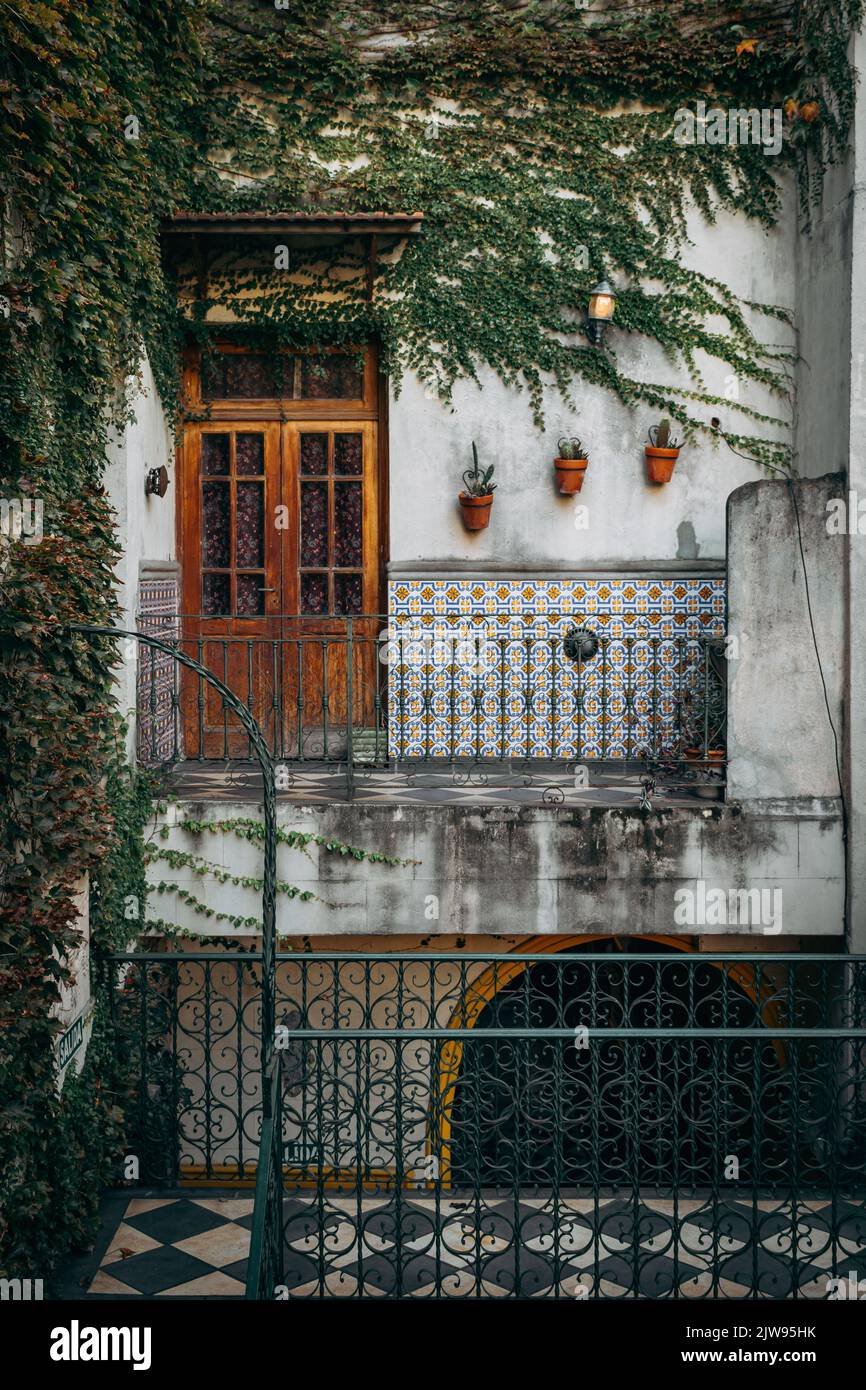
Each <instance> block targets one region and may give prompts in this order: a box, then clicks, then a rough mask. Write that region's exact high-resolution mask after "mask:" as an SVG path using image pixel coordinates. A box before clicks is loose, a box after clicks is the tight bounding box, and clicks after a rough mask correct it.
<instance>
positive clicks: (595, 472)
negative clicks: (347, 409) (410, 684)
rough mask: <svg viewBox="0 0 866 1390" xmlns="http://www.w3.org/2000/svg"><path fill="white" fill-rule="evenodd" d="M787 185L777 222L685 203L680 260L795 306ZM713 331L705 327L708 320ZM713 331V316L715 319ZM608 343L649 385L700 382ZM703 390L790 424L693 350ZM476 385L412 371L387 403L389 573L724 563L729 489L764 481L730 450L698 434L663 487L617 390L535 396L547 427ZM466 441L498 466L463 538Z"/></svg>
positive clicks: (637, 412) (640, 345) (726, 412)
mask: <svg viewBox="0 0 866 1390" xmlns="http://www.w3.org/2000/svg"><path fill="white" fill-rule="evenodd" d="M793 198H794V194H793V190H792V189H791V188H789V187H788V188H786V190H785V208H784V211H783V215H782V216H781V218H780V220H779V223H778V225H777V226H776V227H775V228H774V229H773V230H772V231H769V232H768V231H766V230H765V229H764V228H762V227H760V226H759V225H758V224H757V223H750V222H748V221H747V220H746V219H745V218H743V217H734V216H732V215H729V214H727V213H725V214H722V215H720V216H719V218H718V221H717V222H716V224H715V225H713V226H709V225H708V224H707V223H706V222H705V221H704V219H703V217H702V216H701V215H700V214H699V213H698V212H695V213H694V214H693V215H692V217H691V218H690V221H689V234H690V238H691V243H692V244H691V245H690V246H688V247H687V248H686V249H685V251H684V252H683V254H682V257H681V259H682V261H683V263H684V264H686V265H688V266H689V267H690V268H693V269H696V270H700V271H702V272H704V273H705V274H708V275H715V276H718V277H719V278H720V279H722V280H724V281H725V283H727V284H728V285H729V286H730V287H731V288H732V289H733V290H734V291H735V292H736V293H737V294H739V295H741V296H742V297H743V298H744V299H750V300H754V301H758V302H761V303H767V302H771V303H776V304H780V305H783V306H785V307H787V308H789V309H791V310H793V308H794V305H795V300H796V256H795V239H796V225H797V218H796V215H795V210H794V203H793ZM749 317H750V321H751V323H752V325H753V327H754V329H755V331H756V333H757V334H758V335H759V336H760V337H761V339H762V340H763V341H765V342H767V343H770V344H773V345H775V346H784V347H786V348H791V347H792V346H793V344H794V333H793V330H792V329H791V328H789V327H788V326H786V325H785V324H782V323H779V322H777V321H776V320H773V319H770V318H766V317H764V316H763V315H756V314H751V315H750V316H749ZM714 326H715V325H714ZM717 326H718V327H720V328H721V327H722V326H723V325H721V324H719V325H717ZM609 341H610V344H611V346H612V347H613V349H614V351H615V352H616V354H617V358H618V362H619V365H620V368H621V370H623V371H624V372H625V373H627V374H628V375H630V376H633V377H637V378H639V379H641V380H644V381H647V382H658V383H664V384H670V385H676V386H680V387H683V388H686V389H695V388H696V387H697V386H698V383H697V382H695V381H694V380H693V379H692V378H691V377H690V375H689V372H688V370H687V369H686V368H685V367H684V366H678V365H677V364H676V363H674V362H672V361H669V360H667V359H666V358H665V356H664V354H663V353H662V352H661V350H660V349H658V348H657V347H656V346H655V345H654V344H651V343H648V342H646V340H643V339H639V338H637V337H635V338H634V339H632V338H631V337H630V335H628V334H626V333H624V332H622V331H621V330H619V331H618V330H617V329H616V328H615V327H614V328H613V329H611V330H609ZM698 362H699V366H700V368H701V371H702V372H703V377H704V379H703V389H704V390H706V391H708V392H711V393H713V394H715V395H718V396H720V397H725V396H726V392H728V393H731V392H733V391H734V390H737V391H738V392H739V401H740V403H741V404H747V405H749V406H751V407H753V408H754V409H756V410H759V411H761V412H762V413H765V414H769V415H777V416H781V417H783V418H785V419H786V420H789V421H790V409H789V406H788V405H787V403H786V402H785V401H784V400H780V399H779V398H777V397H773V396H771V395H770V394H769V393H768V392H767V391H765V390H764V389H762V388H759V387H756V386H755V385H753V384H751V383H744V382H735V381H734V379H733V378H732V376H731V375H730V368H728V367H727V366H726V365H725V364H723V363H721V362H717V361H714V360H711V359H707V358H706V357H705V356H704V355H703V354H698ZM479 376H480V380H481V385H480V386H476V385H475V384H474V383H468V382H462V383H460V384H458V385H457V387H456V388H455V391H454V401H453V409H449V408H448V407H447V406H444V405H443V404H442V403H441V402H440V401H439V400H438V398H437V397H435V395H433V393H432V392H429V391H425V389H424V388H423V387H422V386H421V385H420V383H419V382H418V381H417V379H416V378H415V377H413V376H407V377H406V378H404V380H403V382H402V384H401V390H400V393H399V394H398V395H397V396H396V399H392V401H391V406H390V480H391V542H390V560H391V572H392V573H395V574H397V573H412V572H413V571H414V570H423V569H424V568H425V566H426V567H427V568H430V567H434V568H438V569H439V570H440V571H441V570H445V571H446V572H447V570H448V569H449V568H451V567H454V568H458V569H462V570H468V571H471V572H478V573H483V572H489V571H491V570H493V571H497V570H499V571H511V570H513V571H520V570H522V569H523V570H525V569H526V568H535V569H537V570H552V571H554V572H559V573H561V572H562V571H563V570H568V569H577V570H581V569H589V570H591V569H593V567H597V566H602V567H605V566H607V567H617V566H623V565H625V566H631V565H633V566H635V567H636V568H640V567H641V565H644V566H652V565H653V564H654V563H659V564H662V565H664V564H665V563H669V562H676V561H678V560H679V561H686V562H688V563H689V564H690V565H691V566H692V568H693V567H694V562H695V561H698V562H699V563H700V562H703V561H715V562H717V563H719V562H722V561H723V560H724V556H725V499H726V498H727V496H728V494H729V493H730V492H732V491H733V490H734V489H735V488H737V487H739V486H740V485H741V484H743V483H746V482H750V481H752V480H754V479H757V478H760V477H764V476H766V473H765V472H764V470H763V469H760V468H757V467H756V466H754V465H753V464H750V463H748V462H746V461H745V460H743V459H739V458H737V457H736V456H735V455H734V454H733V453H731V451H730V450H729V449H728V448H727V447H726V446H724V445H723V444H717V443H715V442H714V441H713V440H711V439H700V440H699V441H698V442H697V443H696V444H694V445H691V446H689V447H688V448H686V449H684V450H683V452H682V453H681V455H680V457H679V459H678V461H677V465H676V469H675V472H674V476H673V479H672V480H671V482H670V483H668V484H666V485H664V486H661V487H654V486H651V485H650V484H648V483H647V482H646V470H645V463H644V454H643V448H644V443H645V442H646V432H647V428H648V426H649V425H650V424H652V423H654V422H655V421H656V420H657V419H658V415H657V413H654V412H652V411H651V410H650V409H649V408H648V407H639V408H637V409H629V408H627V407H626V406H624V405H623V404H622V403H621V402H620V400H619V398H618V397H616V396H614V395H613V394H612V393H611V392H609V391H606V390H603V389H602V388H600V387H596V386H592V385H589V384H586V383H584V382H582V381H581V380H580V379H578V380H577V381H576V383H575V387H574V394H575V399H576V401H577V403H578V408H577V409H576V410H575V411H573V412H569V411H568V410H567V409H566V408H565V407H564V405H563V403H562V400H561V397H560V396H559V393H558V392H557V391H556V390H555V388H553V387H551V388H550V389H548V390H547V391H546V392H545V399H544V409H545V418H546V422H547V423H546V429H545V431H544V433H543V434H540V433H539V432H538V431H537V430H536V428H535V426H534V424H533V421H532V416H531V413H530V409H529V404H528V396H527V395H526V393H523V392H520V391H518V390H517V389H515V388H508V387H506V386H504V385H503V384H502V382H501V381H500V380H499V379H498V377H496V376H495V374H494V373H493V372H492V371H490V370H489V369H484V370H482V371H480V372H479ZM693 409H694V410H695V411H696V412H697V413H699V414H700V415H701V416H702V417H704V418H705V419H706V420H707V422H708V423H709V421H710V419H711V418H712V417H713V416H718V417H719V419H720V420H721V424H722V428H723V429H726V430H731V431H733V432H736V433H742V434H752V433H754V434H759V435H761V434H768V435H771V436H772V435H775V436H776V437H779V435H781V437H784V438H787V439H790V437H791V434H790V429H789V428H786V429H785V430H782V431H773V430H772V429H769V428H768V427H766V426H764V425H761V424H759V423H757V424H752V423H750V422H746V421H744V420H743V418H742V417H740V416H739V415H738V414H737V413H736V412H735V411H734V410H733V409H731V408H730V407H727V408H726V407H725V406H702V405H696V406H694V407H693ZM562 434H568V435H571V434H578V435H579V436H580V438H581V439H582V440H583V443H584V445H585V446H586V447H587V449H588V453H589V458H590V464H589V469H588V472H587V474H586V479H585V482H584V485H583V490H582V492H581V493H580V494H579V496H578V497H577V499H576V501H577V503H579V504H581V505H584V506H586V507H587V508H588V526H587V528H586V529H576V527H575V500H574V499H570V498H564V497H560V495H559V493H558V492H557V491H556V488H555V485H554V475H553V458H554V456H555V454H556V441H557V439H558V438H559V436H560V435H562ZM473 439H474V440H475V442H476V444H477V445H478V452H479V456H480V460H481V462H482V464H490V463H493V464H495V466H496V473H495V478H494V480H495V481H497V482H498V490H497V492H496V497H495V501H494V505H493V514H492V518H491V523H490V527H489V529H488V530H487V531H483V532H481V533H478V534H474V535H473V534H470V533H468V532H467V531H466V530H465V529H464V527H463V525H462V522H461V519H460V513H459V509H458V507H457V502H456V497H457V492H458V491H459V489H460V487H461V486H462V483H461V474H462V472H463V470H464V469H465V468H467V467H468V466H470V465H471V462H472V453H471V444H472V440H473Z"/></svg>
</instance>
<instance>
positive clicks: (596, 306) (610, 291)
mask: <svg viewBox="0 0 866 1390" xmlns="http://www.w3.org/2000/svg"><path fill="white" fill-rule="evenodd" d="M615 308H616V291H615V290H614V288H613V286H612V285H610V284H608V282H607V280H601V281H600V282H599V283H598V284H597V285H596V287H595V289H594V290H592V291H591V293H590V296H589V312H588V314H587V330H588V332H589V341H590V342H591V343H592V345H593V347H601V345H602V343H603V342H604V330H605V327H606V325H607V324H609V323H610V321H611V319H612V318H613V311H614V309H615Z"/></svg>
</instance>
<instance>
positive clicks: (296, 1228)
mask: <svg viewBox="0 0 866 1390" xmlns="http://www.w3.org/2000/svg"><path fill="white" fill-rule="evenodd" d="M113 1210H114V1211H115V1212H116V1217H115V1218H114V1219H113V1224H112V1227H111V1230H110V1231H109V1232H108V1234H107V1235H106V1238H105V1241H104V1242H103V1247H102V1249H101V1253H99V1254H98V1256H97V1258H96V1267H94V1268H93V1269H91V1270H90V1272H89V1274H88V1275H87V1277H86V1280H85V1281H83V1286H84V1287H85V1288H86V1291H87V1293H88V1294H89V1295H91V1296H95V1297H118V1298H123V1297H199V1298H232V1297H242V1296H243V1293H244V1280H245V1277H246V1261H247V1255H248V1249H249V1239H250V1228H251V1225H252V1210H253V1200H252V1196H250V1197H237V1196H231V1195H227V1196H212V1195H204V1194H202V1195H195V1196H193V1195H190V1196H186V1195H181V1196H149V1197H134V1198H131V1199H129V1200H127V1201H125V1202H122V1203H121V1204H120V1205H115V1207H114V1208H113ZM676 1218H677V1220H678V1221H679V1223H680V1224H679V1227H678V1228H677V1225H676V1222H675V1220H674V1205H673V1203H670V1202H667V1203H666V1202H664V1201H663V1200H660V1199H648V1200H647V1201H646V1202H645V1201H643V1200H642V1201H640V1202H638V1203H634V1202H629V1201H623V1200H618V1199H615V1200H612V1199H609V1198H608V1199H605V1198H602V1199H597V1200H592V1199H586V1198H565V1199H560V1201H559V1202H557V1203H556V1204H555V1205H554V1204H552V1203H551V1201H550V1200H549V1199H546V1198H543V1197H537V1198H525V1199H523V1198H521V1200H520V1201H519V1202H518V1203H516V1204H515V1203H513V1202H510V1201H503V1200H497V1199H495V1198H492V1199H489V1200H487V1199H479V1203H478V1207H477V1210H476V1203H475V1202H474V1201H472V1200H459V1199H452V1198H443V1199H442V1200H440V1201H438V1202H437V1200H436V1198H435V1197H428V1196H420V1195H419V1196H418V1197H417V1198H413V1197H410V1196H407V1197H406V1198H405V1199H402V1200H399V1201H395V1198H394V1196H393V1195H390V1196H385V1197H375V1196H371V1197H370V1198H367V1197H366V1196H364V1197H362V1198H361V1200H360V1202H359V1201H358V1199H357V1198H345V1197H341V1196H339V1195H337V1194H334V1196H333V1197H330V1196H329V1195H327V1194H326V1196H325V1198H324V1200H323V1201H322V1202H321V1203H320V1202H319V1201H318V1200H317V1199H315V1198H312V1197H311V1198H306V1197H305V1196H302V1195H301V1196H296V1197H292V1198H287V1199H286V1202H285V1204H284V1220H285V1231H286V1272H285V1282H286V1284H287V1286H288V1289H289V1292H290V1295H291V1296H293V1297H295V1296H297V1297H321V1296H322V1295H323V1294H324V1295H325V1296H329V1295H330V1296H332V1297H353V1296H358V1294H359V1293H362V1294H364V1295H367V1294H369V1295H372V1296H380V1297H387V1296H389V1295H391V1296H393V1295H394V1294H395V1293H401V1294H404V1295H411V1296H415V1297H424V1296H429V1297H433V1296H441V1297H473V1296H479V1295H480V1296H489V1297H494V1296H496V1297H502V1296H509V1295H511V1296H513V1295H514V1294H515V1293H519V1294H520V1295H521V1296H524V1297H532V1296H536V1297H546V1296H552V1295H554V1294H556V1295H558V1296H563V1297H565V1296H575V1291H576V1289H577V1287H578V1285H580V1286H581V1287H587V1288H588V1289H589V1291H590V1293H593V1292H594V1293H596V1294H598V1295H599V1296H609V1297H632V1296H635V1293H637V1295H638V1296H640V1297H670V1296H671V1294H672V1293H673V1292H674V1291H675V1290H676V1289H678V1290H679V1292H680V1293H681V1294H682V1295H683V1296H684V1297H696V1298H698V1297H703V1296H707V1295H709V1296H714V1295H717V1296H721V1297H734V1298H736V1297H747V1296H748V1295H749V1293H750V1291H752V1290H755V1291H756V1292H757V1295H758V1296H760V1297H767V1298H788V1297H790V1296H791V1294H792V1292H793V1290H794V1286H795V1281H796V1286H797V1287H798V1288H799V1290H800V1292H801V1294H802V1295H803V1296H805V1297H811V1298H826V1297H827V1293H828V1279H829V1278H831V1277H837V1278H838V1277H844V1278H847V1277H848V1276H849V1275H850V1274H852V1273H853V1274H854V1275H855V1276H856V1277H857V1278H859V1279H862V1278H863V1277H864V1276H866V1221H864V1213H863V1210H862V1208H861V1207H859V1206H857V1205H855V1204H853V1203H840V1204H837V1207H836V1210H835V1221H836V1229H837V1238H836V1240H835V1242H834V1241H833V1240H832V1239H831V1231H832V1229H833V1220H834V1213H833V1211H832V1209H831V1208H830V1206H829V1205H828V1204H827V1203H823V1204H822V1203H818V1202H810V1203H809V1204H808V1205H805V1204H800V1205H798V1206H797V1208H796V1211H792V1210H791V1209H790V1208H789V1206H788V1205H787V1204H786V1203H784V1202H779V1201H775V1202H773V1201H761V1202H760V1203H758V1204H756V1210H755V1211H753V1209H752V1206H751V1204H747V1203H726V1204H724V1205H723V1206H722V1207H719V1208H718V1209H717V1211H716V1213H715V1221H714V1219H713V1210H712V1203H711V1202H709V1201H707V1200H701V1199H688V1200H684V1201H681V1202H678V1203H677V1206H676ZM794 1218H796V1226H795V1221H794ZM840 1226H841V1227H844V1228H846V1230H847V1231H848V1235H847V1236H846V1237H845V1238H842V1239H840V1238H839V1234H838V1232H839V1228H840ZM795 1236H796V1243H795ZM398 1241H399V1244H398ZM398 1251H399V1253H398Z"/></svg>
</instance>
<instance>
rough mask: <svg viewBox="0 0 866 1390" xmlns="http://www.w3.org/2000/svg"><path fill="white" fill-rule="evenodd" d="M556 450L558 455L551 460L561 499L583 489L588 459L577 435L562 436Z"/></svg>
mask: <svg viewBox="0 0 866 1390" xmlns="http://www.w3.org/2000/svg"><path fill="white" fill-rule="evenodd" d="M557 448H558V450H559V453H558V454H557V457H556V458H555V459H554V460H553V467H554V469H555V470H556V484H557V487H558V488H559V491H560V492H561V493H562V495H563V497H572V496H574V494H575V493H576V492H580V489H581V488H582V487H583V475H584V473H585V472H586V470H587V468H588V466H589V459H588V458H587V455H586V450H585V449H584V447H583V444H582V443H581V441H580V440H579V439H578V437H577V435H572V436H570V437H569V436H567V435H563V437H562V438H561V439H560V440H559V443H558V445H557Z"/></svg>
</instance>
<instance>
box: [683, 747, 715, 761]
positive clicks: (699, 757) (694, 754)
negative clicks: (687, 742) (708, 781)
mask: <svg viewBox="0 0 866 1390" xmlns="http://www.w3.org/2000/svg"><path fill="white" fill-rule="evenodd" d="M685 755H686V758H687V760H688V761H689V762H694V763H697V762H708V763H723V762H724V761H725V750H724V748H708V749H707V755H706V758H705V757H704V751H703V749H702V748H686V749H685Z"/></svg>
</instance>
